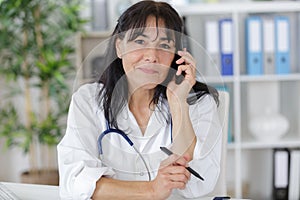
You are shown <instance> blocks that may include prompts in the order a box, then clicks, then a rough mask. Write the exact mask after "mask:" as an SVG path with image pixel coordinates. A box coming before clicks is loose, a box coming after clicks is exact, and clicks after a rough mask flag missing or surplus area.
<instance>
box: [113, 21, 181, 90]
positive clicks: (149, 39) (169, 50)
mask: <svg viewBox="0 0 300 200" xmlns="http://www.w3.org/2000/svg"><path fill="white" fill-rule="evenodd" d="M156 26H159V27H165V25H164V22H163V21H162V20H161V19H160V20H158V25H156V18H155V17H154V16H149V17H148V19H147V21H146V28H145V29H144V30H143V32H139V30H131V31H128V32H127V33H126V34H125V37H124V39H120V38H118V39H117V41H116V49H117V55H118V58H120V59H122V64H123V68H124V71H125V74H126V76H127V77H128V78H127V80H128V86H129V91H130V93H133V92H134V91H136V90H137V89H141V88H144V87H147V88H148V89H150V88H152V89H153V88H154V87H156V85H158V84H161V83H162V82H163V81H164V80H165V79H166V77H167V75H168V72H169V68H170V66H171V63H172V61H173V59H174V55H175V41H174V40H175V38H174V37H175V33H174V31H173V34H170V31H169V30H168V29H165V28H158V27H156ZM132 32H133V33H134V34H131V33H132ZM168 33H169V34H168ZM130 34H131V35H134V36H135V37H133V38H130V37H129V35H130Z"/></svg>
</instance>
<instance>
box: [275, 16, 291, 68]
mask: <svg viewBox="0 0 300 200" xmlns="http://www.w3.org/2000/svg"><path fill="white" fill-rule="evenodd" d="M289 26H290V24H289V18H288V17H286V16H276V17H275V38H276V39H275V47H276V48H275V59H276V65H275V66H276V73H277V74H288V73H289V72H290V32H289V30H290V27H289Z"/></svg>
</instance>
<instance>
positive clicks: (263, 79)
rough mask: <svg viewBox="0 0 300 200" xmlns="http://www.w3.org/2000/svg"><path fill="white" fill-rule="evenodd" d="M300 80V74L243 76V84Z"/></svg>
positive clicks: (241, 78)
mask: <svg viewBox="0 0 300 200" xmlns="http://www.w3.org/2000/svg"><path fill="white" fill-rule="evenodd" d="M298 80H300V74H298V73H297V74H286V75H278V74H272V75H257V76H252V75H241V76H240V81H241V82H269V81H298Z"/></svg>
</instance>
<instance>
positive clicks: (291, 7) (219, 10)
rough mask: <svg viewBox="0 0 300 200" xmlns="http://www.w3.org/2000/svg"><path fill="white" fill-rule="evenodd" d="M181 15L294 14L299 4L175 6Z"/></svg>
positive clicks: (197, 4)
mask: <svg viewBox="0 0 300 200" xmlns="http://www.w3.org/2000/svg"><path fill="white" fill-rule="evenodd" d="M175 8H176V9H177V10H178V12H179V13H180V14H181V15H189V16H190V15H200V14H203V15H215V14H226V13H227V14H232V13H272V12H295V11H299V10H300V3H299V2H289V1H278V2H276V3H274V2H245V3H239V2H232V3H225V2H224V3H217V4H213V3H212V4H207V3H195V4H188V5H181V6H175Z"/></svg>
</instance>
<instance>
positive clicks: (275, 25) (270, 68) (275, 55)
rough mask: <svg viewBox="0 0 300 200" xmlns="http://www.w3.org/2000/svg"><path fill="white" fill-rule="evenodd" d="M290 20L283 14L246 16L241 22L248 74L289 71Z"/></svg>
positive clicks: (286, 72) (284, 72)
mask: <svg viewBox="0 0 300 200" xmlns="http://www.w3.org/2000/svg"><path fill="white" fill-rule="evenodd" d="M289 26H290V24H289V18H288V17H286V16H273V17H272V16H264V17H261V16H249V17H247V19H246V22H245V29H246V32H245V39H246V69H247V74H248V75H262V74H288V73H290V32H289V31H290V27H289Z"/></svg>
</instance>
